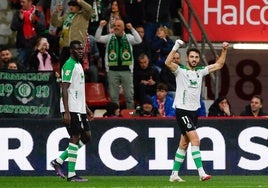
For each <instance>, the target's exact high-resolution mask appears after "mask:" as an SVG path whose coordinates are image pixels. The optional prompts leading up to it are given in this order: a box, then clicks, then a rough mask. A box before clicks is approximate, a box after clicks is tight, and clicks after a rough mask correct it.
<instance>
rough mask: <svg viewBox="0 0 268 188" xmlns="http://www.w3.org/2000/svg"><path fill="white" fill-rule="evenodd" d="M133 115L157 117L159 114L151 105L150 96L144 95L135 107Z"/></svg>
mask: <svg viewBox="0 0 268 188" xmlns="http://www.w3.org/2000/svg"><path fill="white" fill-rule="evenodd" d="M133 116H139V117H157V116H161V114H160V113H159V110H158V109H157V108H156V107H154V106H153V101H152V98H151V96H149V95H146V96H145V97H144V98H143V100H142V105H141V107H140V108H137V109H136V111H135V113H134V115H133Z"/></svg>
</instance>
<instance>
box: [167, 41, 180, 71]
mask: <svg viewBox="0 0 268 188" xmlns="http://www.w3.org/2000/svg"><path fill="white" fill-rule="evenodd" d="M183 44H184V42H183V41H182V40H180V39H177V40H176V41H175V44H174V46H173V48H172V50H171V51H170V52H169V54H168V56H167V58H166V61H165V64H166V66H167V67H168V68H169V69H170V70H171V71H172V72H174V71H175V70H176V69H177V68H178V64H176V63H172V61H173V57H174V54H175V53H176V51H177V50H178V49H179V48H180V47H181V46H183Z"/></svg>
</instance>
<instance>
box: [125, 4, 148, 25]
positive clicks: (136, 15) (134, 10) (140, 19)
mask: <svg viewBox="0 0 268 188" xmlns="http://www.w3.org/2000/svg"><path fill="white" fill-rule="evenodd" d="M125 4H126V12H127V14H128V17H129V20H130V22H131V23H132V24H133V26H134V27H137V26H138V25H142V24H144V19H145V12H144V0H125Z"/></svg>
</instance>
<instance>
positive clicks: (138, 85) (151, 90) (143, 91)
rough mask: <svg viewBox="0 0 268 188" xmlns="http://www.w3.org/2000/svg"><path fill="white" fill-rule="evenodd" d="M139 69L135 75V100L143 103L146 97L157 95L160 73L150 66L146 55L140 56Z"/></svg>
mask: <svg viewBox="0 0 268 188" xmlns="http://www.w3.org/2000/svg"><path fill="white" fill-rule="evenodd" d="M138 59H139V67H138V69H137V71H135V74H134V92H135V98H136V99H137V100H138V101H142V99H143V97H144V96H146V95H150V96H153V95H154V94H155V93H156V85H157V83H158V82H159V80H160V78H159V72H158V71H157V69H156V68H154V67H153V66H151V65H150V62H149V58H148V56H147V55H146V54H141V55H140V56H139V58H138Z"/></svg>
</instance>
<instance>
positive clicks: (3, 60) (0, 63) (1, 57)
mask: <svg viewBox="0 0 268 188" xmlns="http://www.w3.org/2000/svg"><path fill="white" fill-rule="evenodd" d="M11 58H12V53H11V51H10V50H9V49H8V48H1V50H0V69H2V68H4V67H6V64H7V63H8V62H9V61H10V60H11Z"/></svg>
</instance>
